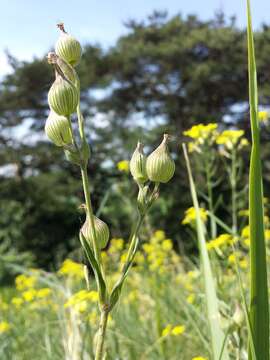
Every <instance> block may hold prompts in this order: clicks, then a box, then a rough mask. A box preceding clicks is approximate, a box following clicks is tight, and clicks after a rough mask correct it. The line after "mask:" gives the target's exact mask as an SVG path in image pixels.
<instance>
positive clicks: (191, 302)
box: [187, 294, 195, 304]
mask: <svg viewBox="0 0 270 360" xmlns="http://www.w3.org/2000/svg"><path fill="white" fill-rule="evenodd" d="M194 301H195V295H194V294H190V295H188V297H187V302H188V303H189V304H193V303H194Z"/></svg>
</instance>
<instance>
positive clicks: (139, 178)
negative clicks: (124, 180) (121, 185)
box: [129, 142, 148, 184]
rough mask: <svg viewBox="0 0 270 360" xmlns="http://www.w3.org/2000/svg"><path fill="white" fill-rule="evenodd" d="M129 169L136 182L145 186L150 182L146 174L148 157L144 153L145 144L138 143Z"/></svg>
mask: <svg viewBox="0 0 270 360" xmlns="http://www.w3.org/2000/svg"><path fill="white" fill-rule="evenodd" d="M129 168H130V172H131V175H132V176H133V178H134V180H135V181H136V182H138V183H141V184H143V183H145V182H146V181H147V180H148V177H147V173H146V156H145V155H144V153H143V144H141V143H140V142H138V144H137V147H136V149H135V151H134V153H133V155H132V157H131V160H130V163H129Z"/></svg>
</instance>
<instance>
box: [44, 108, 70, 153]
mask: <svg viewBox="0 0 270 360" xmlns="http://www.w3.org/2000/svg"><path fill="white" fill-rule="evenodd" d="M45 133H46V135H47V136H48V138H49V139H50V140H51V141H52V142H53V143H54V144H55V145H56V146H64V145H68V144H71V143H72V137H71V130H70V125H69V121H68V119H67V118H66V117H65V116H60V115H58V114H56V113H55V112H53V111H51V112H50V114H49V116H48V119H47V120H46V124H45Z"/></svg>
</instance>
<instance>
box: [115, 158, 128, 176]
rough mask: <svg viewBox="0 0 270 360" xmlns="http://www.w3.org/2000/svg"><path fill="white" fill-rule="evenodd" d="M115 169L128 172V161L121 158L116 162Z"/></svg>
mask: <svg viewBox="0 0 270 360" xmlns="http://www.w3.org/2000/svg"><path fill="white" fill-rule="evenodd" d="M117 169H118V170H119V171H121V172H125V173H128V172H129V161H127V160H122V161H119V162H118V163H117Z"/></svg>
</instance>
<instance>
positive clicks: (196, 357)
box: [192, 356, 208, 360]
mask: <svg viewBox="0 0 270 360" xmlns="http://www.w3.org/2000/svg"><path fill="white" fill-rule="evenodd" d="M192 360H208V359H207V358H205V357H203V356H195V357H193V358H192Z"/></svg>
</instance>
